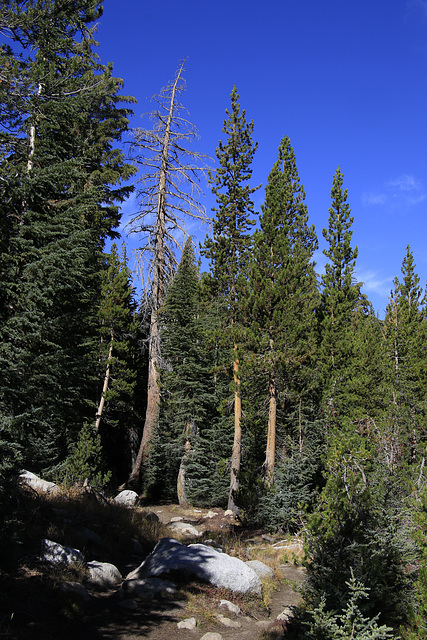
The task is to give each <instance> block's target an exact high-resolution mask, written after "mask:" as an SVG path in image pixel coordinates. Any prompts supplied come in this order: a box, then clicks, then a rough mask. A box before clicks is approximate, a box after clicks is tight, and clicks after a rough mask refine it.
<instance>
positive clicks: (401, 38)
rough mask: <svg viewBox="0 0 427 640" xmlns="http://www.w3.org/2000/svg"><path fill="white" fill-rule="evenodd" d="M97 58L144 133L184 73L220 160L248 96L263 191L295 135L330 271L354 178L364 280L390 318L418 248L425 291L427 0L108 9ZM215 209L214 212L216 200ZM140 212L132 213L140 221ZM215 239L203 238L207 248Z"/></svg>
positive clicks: (193, 3) (192, 105) (198, 0)
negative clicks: (331, 238) (397, 281)
mask: <svg viewBox="0 0 427 640" xmlns="http://www.w3.org/2000/svg"><path fill="white" fill-rule="evenodd" d="M97 38H98V40H99V43H100V47H99V49H98V53H99V54H100V56H101V60H102V62H104V63H105V62H109V61H111V62H113V63H114V74H115V75H116V76H120V77H122V78H123V79H124V82H125V89H124V93H126V94H130V95H133V96H135V98H137V100H138V104H137V105H135V118H134V119H133V120H132V123H131V125H132V126H135V127H137V126H149V124H148V121H147V120H145V121H144V120H141V117H140V116H141V114H142V113H146V112H148V111H150V110H151V109H153V108H154V106H153V103H151V102H150V100H149V99H150V97H151V96H152V95H154V94H156V93H158V91H159V90H160V89H161V87H163V86H164V85H166V84H167V83H168V81H170V80H171V79H173V77H174V74H175V70H176V68H177V66H178V63H179V61H180V60H182V59H183V58H184V57H188V60H187V64H186V74H185V77H186V80H187V91H186V92H185V93H184V94H183V95H182V102H183V103H184V104H185V106H186V107H187V108H188V110H189V112H190V119H191V121H192V122H193V123H194V124H195V125H196V126H197V128H198V130H199V134H200V141H199V143H198V145H199V150H200V151H201V152H204V153H206V154H208V155H210V156H212V157H214V155H215V148H216V146H217V143H218V139H219V138H220V137H221V128H222V125H223V120H224V117H225V109H226V108H228V107H229V105H230V93H231V90H232V88H233V85H236V87H237V90H238V92H239V94H240V103H241V106H242V108H244V109H245V110H246V114H247V118H248V119H253V120H254V124H255V131H254V139H255V140H256V141H257V142H258V143H259V148H258V151H257V154H256V157H255V161H254V164H253V184H254V185H255V184H259V183H262V184H263V187H262V188H261V189H260V190H259V191H258V192H257V194H256V198H255V202H256V207H257V209H258V210H259V207H260V205H261V203H262V202H263V198H264V187H265V184H266V182H267V176H268V173H269V171H270V169H271V167H272V165H273V163H274V162H275V160H276V158H277V148H278V145H279V142H280V139H281V138H282V136H283V135H289V137H290V139H291V144H292V146H293V148H294V151H295V154H296V159H297V166H298V170H299V174H300V177H301V182H302V184H303V185H304V187H305V191H306V195H307V200H306V202H307V205H308V210H309V215H310V221H311V223H313V224H314V225H315V227H316V231H317V234H318V237H319V243H320V250H319V254H318V255H317V256H316V259H317V262H318V264H319V265H322V264H323V263H324V257H323V256H322V253H321V250H322V249H323V248H324V247H325V244H324V241H323V237H322V228H323V227H325V226H327V221H328V208H329V206H330V190H331V185H332V176H333V174H334V172H335V170H336V167H337V166H338V165H339V166H340V168H341V170H342V171H343V173H344V186H345V187H346V188H347V189H348V193H349V198H348V201H349V204H350V207H351V210H352V215H353V216H354V218H355V220H354V225H353V231H354V233H353V244H354V245H357V246H358V248H359V257H358V260H357V274H356V275H357V278H358V280H359V281H363V282H364V283H365V284H364V287H363V291H364V292H365V293H366V294H367V295H368V297H369V299H370V300H371V301H372V302H373V305H374V308H375V310H376V311H377V312H379V314H380V316H381V317H383V315H384V310H385V307H386V305H387V301H388V295H389V292H390V289H391V287H392V281H393V278H394V277H395V276H398V277H400V275H401V274H400V268H401V264H402V260H403V257H404V254H405V249H406V245H407V244H409V245H410V246H411V249H412V251H413V253H414V258H415V263H416V265H417V272H418V275H419V276H420V278H421V284H422V286H423V287H424V286H425V284H426V279H427V244H426V228H427V217H426V210H427V124H426V119H427V0H323V1H320V0H299V1H297V2H296V1H295V0H274V1H273V0H264V2H259V1H257V2H255V1H254V0H245V1H244V2H243V1H242V0H209V1H208V0H181V1H180V2H178V1H177V0H163V2H161V3H159V2H154V1H153V0H150V1H148V0H123V1H122V2H118V1H117V0H116V1H115V0H106V2H105V5H104V16H103V17H102V19H101V21H100V23H99V29H98V34H97ZM204 204H205V206H206V207H207V209H208V210H210V208H211V206H212V205H213V199H212V196H211V195H210V194H209V193H207V195H206V198H205V202H204ZM132 208H133V204H132V203H131V202H129V203H128V204H127V205H126V206H125V208H124V212H125V214H128V213H129V212H130V211H131V210H132ZM205 233H206V232H201V234H200V238H203V237H204V235H205Z"/></svg>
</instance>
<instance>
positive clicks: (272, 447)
mask: <svg viewBox="0 0 427 640" xmlns="http://www.w3.org/2000/svg"><path fill="white" fill-rule="evenodd" d="M276 418H277V398H276V381H275V378H274V373H270V381H269V403H268V429H267V447H266V450H265V463H264V464H265V471H266V482H267V484H268V485H269V486H271V485H272V484H273V483H274V464H275V454H276Z"/></svg>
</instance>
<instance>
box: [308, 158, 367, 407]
mask: <svg viewBox="0 0 427 640" xmlns="http://www.w3.org/2000/svg"><path fill="white" fill-rule="evenodd" d="M331 199H332V206H331V207H330V209H329V226H328V228H327V229H323V236H324V238H325V240H326V241H327V243H328V248H327V249H325V250H324V251H323V253H324V254H325V256H326V257H327V259H328V262H327V263H326V265H325V273H324V275H323V276H322V295H321V300H320V305H319V309H318V317H319V324H320V354H319V355H320V363H321V366H320V370H321V375H322V387H323V397H324V402H325V403H326V404H328V405H329V406H331V405H333V406H334V410H338V411H342V410H343V408H344V407H347V402H348V378H349V376H348V369H349V366H350V362H351V360H352V359H353V358H354V357H355V354H354V352H353V340H352V333H351V322H352V316H353V312H354V310H355V308H356V306H357V303H358V300H359V298H360V286H361V285H360V284H355V282H354V270H355V265H356V258H357V253H358V251H357V247H355V248H354V249H353V248H352V246H351V236H352V231H351V226H352V224H353V221H354V218H353V217H352V216H351V215H350V207H349V204H348V202H347V189H346V190H344V191H343V174H342V173H341V170H340V168H339V167H338V168H337V171H336V173H335V175H334V178H333V185H332V190H331Z"/></svg>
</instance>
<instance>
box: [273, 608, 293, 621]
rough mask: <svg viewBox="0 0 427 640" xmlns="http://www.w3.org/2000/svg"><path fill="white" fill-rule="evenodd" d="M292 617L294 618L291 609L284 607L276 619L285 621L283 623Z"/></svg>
mask: <svg viewBox="0 0 427 640" xmlns="http://www.w3.org/2000/svg"><path fill="white" fill-rule="evenodd" d="M293 617H294V612H293V611H292V609H291V607H285V608H284V609H283V611H282V613H279V615H278V616H277V618H276V619H277V620H285V622H288V620H290V619H291V618H293Z"/></svg>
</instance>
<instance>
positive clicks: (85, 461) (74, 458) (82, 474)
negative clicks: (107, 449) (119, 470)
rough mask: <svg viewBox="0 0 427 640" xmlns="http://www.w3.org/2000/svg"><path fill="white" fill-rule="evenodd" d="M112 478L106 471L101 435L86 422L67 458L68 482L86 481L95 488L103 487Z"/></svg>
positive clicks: (80, 482)
mask: <svg viewBox="0 0 427 640" xmlns="http://www.w3.org/2000/svg"><path fill="white" fill-rule="evenodd" d="M110 480H111V472H110V471H108V472H104V461H103V454H102V444H101V437H100V435H99V433H97V432H95V431H94V429H93V427H92V426H91V425H89V424H85V425H84V426H83V428H82V430H81V431H80V433H79V438H78V440H77V442H76V443H75V444H74V446H73V447H72V450H71V453H70V456H69V458H68V460H67V464H66V483H67V484H68V485H73V484H84V483H86V484H89V486H91V487H93V488H95V489H102V488H104V487H106V486H107V485H108V483H109V482H110Z"/></svg>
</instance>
